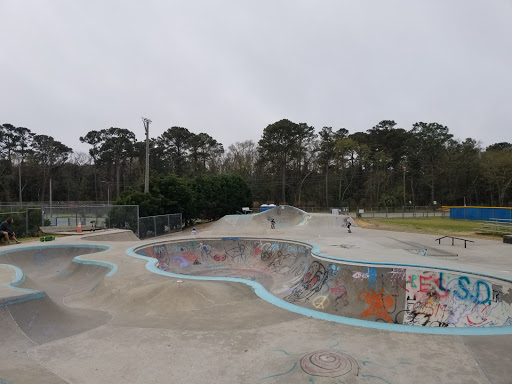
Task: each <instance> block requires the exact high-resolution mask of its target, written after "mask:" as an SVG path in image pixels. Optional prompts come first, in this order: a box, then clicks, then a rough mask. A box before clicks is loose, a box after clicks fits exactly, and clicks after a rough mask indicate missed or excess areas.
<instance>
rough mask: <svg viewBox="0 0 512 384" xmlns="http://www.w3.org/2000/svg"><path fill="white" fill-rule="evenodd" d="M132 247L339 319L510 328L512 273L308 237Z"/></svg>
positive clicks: (433, 327)
mask: <svg viewBox="0 0 512 384" xmlns="http://www.w3.org/2000/svg"><path fill="white" fill-rule="evenodd" d="M265 213H266V212H265ZM127 254H128V255H130V256H133V257H137V258H142V259H146V260H147V261H148V262H147V264H146V268H147V269H148V270H149V271H151V272H154V273H157V274H160V275H165V276H170V277H174V278H178V279H199V280H220V281H235V282H240V283H244V284H247V285H249V286H251V287H252V289H253V290H254V292H255V293H256V294H257V295H258V296H259V297H260V298H262V299H264V300H266V301H268V302H270V303H272V304H274V305H276V306H279V307H281V308H284V309H287V310H289V311H292V312H296V313H300V314H302V315H305V316H310V317H315V318H320V319H324V320H329V321H334V322H338V323H343V324H349V325H356V326H363V327H369V328H377V329H385V330H394V331H401V332H415V333H430V334H449V335H497V334H512V281H510V280H507V279H501V278H496V277H493V276H488V275H484V274H479V273H472V272H466V271H462V270H453V269H440V268H434V267H432V266H422V265H413V264H408V265H405V264H388V263H386V264H385V263H378V262H367V261H365V262H360V261H355V260H346V259H340V258H333V257H329V256H327V255H324V254H322V253H321V252H320V251H319V249H318V247H316V246H315V245H313V244H310V243H305V242H300V241H295V240H293V241H292V240H277V239H261V238H247V237H244V238H242V237H219V238H203V239H199V238H197V239H196V238H194V239H193V240H186V239H185V240H183V239H182V240H176V241H167V242H160V243H148V244H145V245H138V246H134V247H132V248H130V249H128V250H127ZM180 282H181V280H180Z"/></svg>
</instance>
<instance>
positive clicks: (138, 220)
mask: <svg viewBox="0 0 512 384" xmlns="http://www.w3.org/2000/svg"><path fill="white" fill-rule="evenodd" d="M136 207H137V237H138V238H139V239H140V233H139V226H140V218H139V206H138V205H137V206H136Z"/></svg>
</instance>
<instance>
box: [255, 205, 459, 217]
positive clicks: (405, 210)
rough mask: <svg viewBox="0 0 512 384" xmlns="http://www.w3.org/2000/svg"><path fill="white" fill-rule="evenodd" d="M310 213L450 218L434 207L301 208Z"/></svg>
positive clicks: (443, 211)
mask: <svg viewBox="0 0 512 384" xmlns="http://www.w3.org/2000/svg"><path fill="white" fill-rule="evenodd" d="M295 208H299V209H302V210H303V211H305V212H308V213H332V210H333V209H338V210H339V212H340V213H342V214H350V215H354V216H356V215H357V216H361V217H430V216H440V217H449V216H450V212H449V211H448V210H445V209H439V208H436V207H434V206H419V205H414V206H400V207H353V206H352V207H346V206H343V207H301V206H297V207H295ZM260 212H261V208H252V213H260Z"/></svg>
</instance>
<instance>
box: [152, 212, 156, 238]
mask: <svg viewBox="0 0 512 384" xmlns="http://www.w3.org/2000/svg"><path fill="white" fill-rule="evenodd" d="M153 229H154V230H155V237H156V216H153Z"/></svg>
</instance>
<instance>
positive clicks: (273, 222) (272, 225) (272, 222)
mask: <svg viewBox="0 0 512 384" xmlns="http://www.w3.org/2000/svg"><path fill="white" fill-rule="evenodd" d="M270 229H276V221H275V220H274V219H272V220H270Z"/></svg>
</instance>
